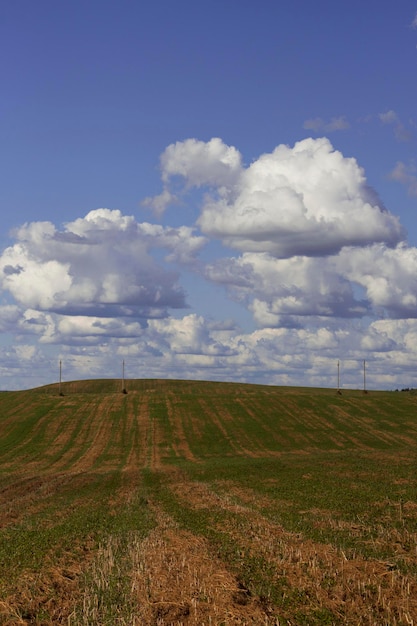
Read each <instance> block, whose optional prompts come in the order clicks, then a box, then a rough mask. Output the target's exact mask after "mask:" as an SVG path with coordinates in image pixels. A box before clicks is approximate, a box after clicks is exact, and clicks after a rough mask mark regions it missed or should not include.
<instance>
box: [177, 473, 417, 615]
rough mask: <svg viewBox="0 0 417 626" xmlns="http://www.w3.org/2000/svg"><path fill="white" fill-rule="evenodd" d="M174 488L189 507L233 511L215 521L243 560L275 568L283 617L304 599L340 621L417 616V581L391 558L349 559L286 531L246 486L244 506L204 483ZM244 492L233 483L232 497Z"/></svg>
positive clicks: (310, 606)
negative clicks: (266, 513)
mask: <svg viewBox="0 0 417 626" xmlns="http://www.w3.org/2000/svg"><path fill="white" fill-rule="evenodd" d="M172 490H173V492H174V493H175V495H176V497H177V498H178V499H179V500H180V501H181V502H182V503H183V505H184V506H185V507H191V508H193V509H205V510H207V511H208V512H211V511H224V512H226V513H229V514H230V515H228V516H226V517H224V516H222V521H221V522H218V523H217V522H216V521H215V520H213V523H214V524H215V525H216V524H218V531H219V532H221V533H227V534H228V535H229V536H230V537H231V538H232V540H233V541H234V542H235V545H236V550H237V551H240V553H241V555H242V560H245V558H253V557H257V556H258V557H260V558H262V559H263V560H264V562H265V563H268V564H270V565H272V566H273V569H274V572H275V573H274V574H273V580H271V581H270V582H271V584H273V585H276V586H277V587H279V588H282V589H283V592H282V598H281V600H280V606H281V608H282V610H283V612H282V617H288V618H290V617H291V615H294V611H296V610H297V608H296V607H297V604H298V603H300V606H301V607H303V610H307V611H308V610H311V611H316V610H317V609H319V608H320V609H326V610H327V611H329V612H330V613H332V614H333V615H335V616H337V618H338V619H340V620H341V622H340V623H349V624H356V625H357V626H360V625H364V626H365V625H368V624H370V623H372V624H373V623H397V624H407V623H409V624H411V623H413V621H407V620H413V619H415V618H416V616H417V581H416V580H415V578H414V577H411V576H408V575H406V574H404V573H402V572H401V571H400V570H398V569H397V568H396V567H394V566H392V564H391V563H390V562H384V561H381V560H376V559H370V558H369V559H365V558H362V557H360V556H353V557H350V558H348V557H347V556H346V555H345V554H344V553H343V552H342V551H341V550H338V549H336V548H335V547H334V546H332V545H330V544H320V543H317V542H314V541H311V540H309V539H305V538H303V536H302V535H301V534H300V533H292V532H288V531H286V530H285V529H284V528H283V527H282V526H280V525H279V524H274V523H273V522H271V521H270V520H268V519H266V518H265V517H264V516H263V515H262V514H261V513H259V512H258V511H256V507H257V506H258V502H257V495H256V494H253V498H254V501H253V503H251V502H250V492H249V491H247V490H245V495H244V504H238V503H236V498H233V497H230V496H229V495H225V496H220V495H218V494H216V493H214V492H213V491H212V490H210V488H209V487H208V486H207V485H205V484H202V483H191V482H190V483H187V482H181V483H178V482H177V483H176V484H175V485H174V484H172ZM239 491H240V488H236V490H234V489H233V487H232V486H231V487H230V492H231V495H232V494H233V495H234V496H236V495H237V494H239ZM251 504H252V505H253V506H251ZM286 599H287V600H288V602H289V603H290V605H291V606H289V605H288V603H287V602H286ZM378 620H379V621H378ZM315 623H316V622H315Z"/></svg>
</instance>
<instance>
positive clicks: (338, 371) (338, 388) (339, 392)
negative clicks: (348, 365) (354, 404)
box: [337, 361, 342, 395]
mask: <svg viewBox="0 0 417 626" xmlns="http://www.w3.org/2000/svg"><path fill="white" fill-rule="evenodd" d="M337 393H338V394H339V395H340V394H341V393H342V392H341V391H340V362H339V361H338V362H337Z"/></svg>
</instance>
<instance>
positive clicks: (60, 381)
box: [59, 361, 64, 396]
mask: <svg viewBox="0 0 417 626" xmlns="http://www.w3.org/2000/svg"><path fill="white" fill-rule="evenodd" d="M61 385H62V361H60V362H59V395H60V396H63V395H64V394H63V393H62V390H61Z"/></svg>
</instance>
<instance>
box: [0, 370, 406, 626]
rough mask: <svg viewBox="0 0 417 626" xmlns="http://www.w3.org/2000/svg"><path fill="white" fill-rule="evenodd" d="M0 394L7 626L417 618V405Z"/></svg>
mask: <svg viewBox="0 0 417 626" xmlns="http://www.w3.org/2000/svg"><path fill="white" fill-rule="evenodd" d="M125 387H126V390H127V392H128V393H127V394H124V393H122V389H121V382H120V381H117V380H94V381H74V382H68V383H63V384H62V385H61V388H60V389H61V392H62V395H59V388H58V386H57V385H50V386H47V387H41V388H38V389H33V390H29V391H20V392H4V393H2V394H0V624H68V625H78V624H91V625H93V624H109V625H114V624H126V625H132V624H138V625H139V624H140V625H154V624H155V625H156V624H161V625H162V624H167V625H168V624H178V625H180V624H189V625H194V624H195V625H197V624H198V625H199V626H202V625H203V624H213V625H214V624H218V625H220V624H264V625H269V624H270V625H273V624H282V625H284V624H286V625H290V624H292V625H294V624H296V625H297V626H298V625H303V624H305V625H308V626H310V625H314V624H317V625H319V624H320V625H321V624H329V625H330V624H335V625H336V624H355V625H357V624H367V625H371V624H375V625H380V624H390V625H395V624H398V625H400V624H413V623H415V624H417V492H416V485H417V473H416V469H417V455H416V444H417V395H414V394H412V393H395V392H370V393H368V394H364V393H363V392H360V391H344V392H343V394H342V395H338V394H336V392H335V391H334V390H329V389H310V388H284V387H268V386H259V385H244V384H238V383H209V382H197V381H165V380H128V381H126V382H125Z"/></svg>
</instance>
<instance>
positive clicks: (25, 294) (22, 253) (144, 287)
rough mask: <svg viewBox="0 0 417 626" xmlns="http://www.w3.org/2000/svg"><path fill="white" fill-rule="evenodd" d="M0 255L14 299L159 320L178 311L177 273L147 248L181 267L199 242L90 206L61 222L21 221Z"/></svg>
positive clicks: (187, 233)
mask: <svg viewBox="0 0 417 626" xmlns="http://www.w3.org/2000/svg"><path fill="white" fill-rule="evenodd" d="M16 238H17V243H16V244H15V245H13V246H11V247H9V248H7V249H6V250H5V251H4V252H3V254H2V255H1V257H0V280H1V284H2V287H3V289H6V290H8V291H9V292H10V293H11V294H12V295H13V296H14V298H15V300H16V301H17V302H19V303H21V304H22V305H24V306H26V307H30V308H33V309H39V310H43V311H54V312H60V313H68V314H82V313H86V314H89V315H99V316H107V315H110V316H114V315H119V316H138V317H145V318H146V317H151V318H152V317H160V316H163V315H166V311H167V309H169V308H181V307H184V306H185V294H184V292H183V290H182V289H181V287H180V286H179V285H178V275H177V273H176V272H174V271H171V270H170V271H168V270H167V269H166V268H165V267H164V266H163V265H161V264H158V263H157V262H156V261H155V260H154V258H153V257H152V256H151V254H150V250H151V249H152V248H162V249H164V250H166V251H168V257H169V260H170V261H180V262H183V263H187V262H189V261H190V259H191V258H192V257H193V256H194V255H195V254H196V253H197V252H198V250H199V249H200V247H201V246H202V245H203V243H204V239H203V238H202V237H195V236H194V235H193V232H192V229H191V228H189V227H182V228H179V229H173V228H163V227H162V226H158V225H152V224H146V223H145V224H139V223H137V222H136V220H135V219H134V218H133V217H131V216H124V215H122V214H121V212H120V211H116V210H114V211H110V210H108V209H97V210H95V211H91V212H90V213H88V215H86V216H85V217H84V218H79V219H77V220H75V221H74V222H71V223H69V224H66V226H65V228H64V229H63V230H61V231H59V230H57V229H56V227H55V226H54V225H53V224H51V223H49V222H35V223H31V224H26V225H25V226H23V227H21V228H20V229H19V230H18V231H17V232H16Z"/></svg>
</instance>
